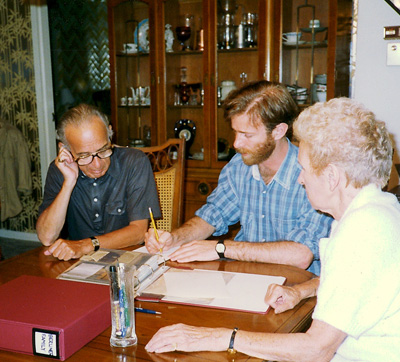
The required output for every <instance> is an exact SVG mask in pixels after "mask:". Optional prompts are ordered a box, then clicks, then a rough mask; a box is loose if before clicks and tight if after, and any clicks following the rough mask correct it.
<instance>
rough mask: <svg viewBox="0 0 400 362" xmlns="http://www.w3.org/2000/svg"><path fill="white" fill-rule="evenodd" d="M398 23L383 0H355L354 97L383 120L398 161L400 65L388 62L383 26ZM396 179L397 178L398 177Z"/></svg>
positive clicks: (391, 10)
mask: <svg viewBox="0 0 400 362" xmlns="http://www.w3.org/2000/svg"><path fill="white" fill-rule="evenodd" d="M393 25H400V15H399V14H398V13H397V12H395V11H394V10H393V9H392V8H391V7H390V6H389V5H388V4H387V3H386V2H385V1H384V0H361V1H359V2H358V27H357V30H356V31H357V35H356V38H357V40H356V70H355V79H354V84H353V86H354V87H353V98H355V99H357V100H359V101H360V102H362V103H363V104H365V105H366V106H367V107H368V108H369V109H371V110H372V111H373V112H374V113H375V114H376V115H377V117H378V118H379V119H380V120H382V121H385V122H386V124H387V126H388V129H389V131H390V133H391V134H392V135H393V139H394V141H395V148H396V154H395V162H396V163H400V158H399V152H400V99H399V95H400V66H387V65H386V53H387V44H389V43H393V42H400V39H398V40H384V39H383V28H384V26H393ZM397 182H398V179H397Z"/></svg>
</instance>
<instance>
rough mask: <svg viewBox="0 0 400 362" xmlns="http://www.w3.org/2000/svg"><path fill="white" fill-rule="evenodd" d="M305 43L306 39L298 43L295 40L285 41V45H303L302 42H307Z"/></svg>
mask: <svg viewBox="0 0 400 362" xmlns="http://www.w3.org/2000/svg"><path fill="white" fill-rule="evenodd" d="M305 43H306V42H305V40H299V42H298V43H296V42H295V41H283V44H284V45H296V44H299V45H301V44H305Z"/></svg>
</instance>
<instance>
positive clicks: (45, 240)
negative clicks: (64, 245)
mask: <svg viewBox="0 0 400 362" xmlns="http://www.w3.org/2000/svg"><path fill="white" fill-rule="evenodd" d="M72 190H73V187H72V188H71V187H68V186H65V185H63V186H62V188H61V190H60V192H59V193H58V195H57V196H56V198H55V199H54V200H53V202H52V203H51V204H50V206H48V207H47V209H46V210H44V211H43V212H42V214H41V215H40V216H39V218H38V220H37V223H36V232H37V235H38V238H39V240H40V241H41V243H42V244H43V245H46V246H49V245H51V244H52V243H54V242H55V241H56V240H57V239H58V237H59V235H60V232H61V230H62V228H63V226H64V223H65V218H66V216H67V209H68V204H69V200H70V198H71V193H72Z"/></svg>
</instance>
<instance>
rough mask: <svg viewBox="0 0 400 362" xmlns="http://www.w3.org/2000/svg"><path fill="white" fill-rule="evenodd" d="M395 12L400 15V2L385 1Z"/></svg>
mask: <svg viewBox="0 0 400 362" xmlns="http://www.w3.org/2000/svg"><path fill="white" fill-rule="evenodd" d="M385 1H386V2H387V3H388V4H389V5H390V6H391V7H392V8H393V9H394V10H396V11H397V13H398V14H400V0H385Z"/></svg>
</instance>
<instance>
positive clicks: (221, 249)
mask: <svg viewBox="0 0 400 362" xmlns="http://www.w3.org/2000/svg"><path fill="white" fill-rule="evenodd" d="M215 249H216V250H217V253H224V252H225V244H221V243H218V244H217V246H216V247H215Z"/></svg>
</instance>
